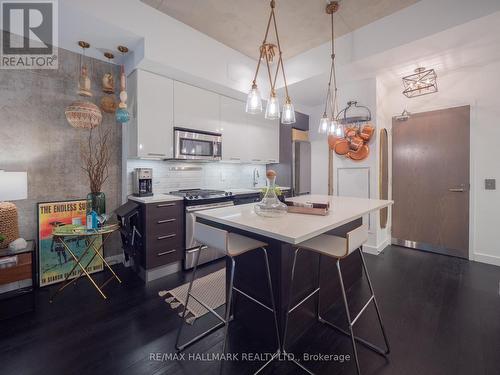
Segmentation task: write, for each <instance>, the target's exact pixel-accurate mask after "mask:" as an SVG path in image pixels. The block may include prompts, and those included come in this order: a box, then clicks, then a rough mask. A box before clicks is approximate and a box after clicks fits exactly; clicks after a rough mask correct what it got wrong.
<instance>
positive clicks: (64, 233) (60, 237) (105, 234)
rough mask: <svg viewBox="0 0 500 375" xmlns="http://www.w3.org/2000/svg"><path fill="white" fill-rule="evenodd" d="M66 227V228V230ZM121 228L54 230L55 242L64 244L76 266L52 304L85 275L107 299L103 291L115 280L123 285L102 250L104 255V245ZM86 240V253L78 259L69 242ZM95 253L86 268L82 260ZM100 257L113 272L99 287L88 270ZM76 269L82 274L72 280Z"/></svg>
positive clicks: (67, 227) (62, 228)
mask: <svg viewBox="0 0 500 375" xmlns="http://www.w3.org/2000/svg"><path fill="white" fill-rule="evenodd" d="M65 227H66V228H65ZM119 228H120V226H119V225H118V224H110V225H104V226H102V227H101V228H99V229H86V228H84V227H76V228H75V227H73V226H62V227H57V228H55V229H54V231H53V232H52V236H53V240H54V242H59V243H61V244H62V246H63V247H64V249H65V250H66V251H67V252H68V253H69V254H70V255H71V256H72V257H73V260H74V261H75V265H74V266H73V268H72V269H71V271H69V272H68V275H67V276H66V278H65V279H64V281H63V282H62V285H61V286H60V287H59V289H57V290H56V291H55V293H54V294H52V296H51V297H50V300H49V301H50V302H51V303H52V301H53V300H54V297H55V296H56V295H57V294H59V292H61V291H62V290H63V289H64V288H66V287H67V286H68V285H69V284H71V283H76V282H77V281H78V279H79V278H80V277H81V276H83V275H85V276H87V278H88V279H89V280H90V282H91V283H92V285H94V287H95V288H96V289H97V290H98V291H99V293H100V294H101V296H102V298H104V299H107V297H106V295H105V294H104V292H103V291H102V289H103V288H104V287H105V286H106V285H107V284H108V283H109V282H110V281H111V280H113V279H116V280H118V282H119V283H120V284H121V282H122V281H121V280H120V278H119V277H118V275H117V274H116V273H115V272H114V271H113V269H112V268H111V267H110V266H109V264H108V262H106V260H105V259H104V256H103V254H101V250H102V251H103V253H104V250H103V249H104V243H105V242H106V240H107V239H108V238H109V237H110V236H111V234H112V233H113V232H115V231H116V230H118V229H119ZM99 236H102V241H101V245H100V246H96V244H95V241H96V240H97V238H99ZM75 239H76V240H85V245H86V248H85V251H83V253H82V255H81V256H80V257H79V258H78V257H77V256H76V255H75V253H74V252H73V251H72V250H71V247H70V246H69V245H68V241H69V240H72V241H74V240H75ZM89 252H90V253H91V254H92V252H93V255H92V258H91V259H90V260H89V261H88V262H87V264H86V265H85V266H84V265H82V260H83V258H84V257H85V256H86V255H87V254H88V253H89ZM96 256H98V257H99V258H101V260H102V262H103V265H104V266H105V267H107V268H108V269H109V270H110V271H111V274H112V275H111V277H110V278H109V279H107V280H106V281H105V282H104V283H102V285H97V283H96V282H95V281H94V279H93V278H92V276H90V274H89V273H88V272H87V268H88V267H89V265H90V264H91V263H92V261H93V260H94V258H95V257H96ZM76 267H80V273H79V275H78V276H77V277H76V278H75V279H72V280H70V277H71V274H72V273H73V271H74V270H75V269H76Z"/></svg>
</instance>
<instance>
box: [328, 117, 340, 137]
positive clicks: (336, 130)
mask: <svg viewBox="0 0 500 375" xmlns="http://www.w3.org/2000/svg"><path fill="white" fill-rule="evenodd" d="M328 134H329V135H334V136H336V137H341V136H342V125H341V124H340V123H339V122H338V121H337V120H332V121H331V122H330V124H329V126H328Z"/></svg>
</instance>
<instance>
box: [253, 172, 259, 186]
mask: <svg viewBox="0 0 500 375" xmlns="http://www.w3.org/2000/svg"><path fill="white" fill-rule="evenodd" d="M259 177H260V175H259V170H258V169H257V168H254V169H253V187H256V186H257V185H258V184H259Z"/></svg>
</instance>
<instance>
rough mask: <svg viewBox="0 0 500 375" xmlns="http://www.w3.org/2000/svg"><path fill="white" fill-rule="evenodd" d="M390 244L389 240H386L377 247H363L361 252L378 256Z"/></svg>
mask: <svg viewBox="0 0 500 375" xmlns="http://www.w3.org/2000/svg"><path fill="white" fill-rule="evenodd" d="M390 244H391V239H390V238H388V239H386V240H385V241H383V242H381V243H379V244H378V245H377V246H373V245H363V252H365V253H367V254H373V255H379V254H380V253H381V252H382V250H384V249H385V248H386V247H387V246H389V245H390Z"/></svg>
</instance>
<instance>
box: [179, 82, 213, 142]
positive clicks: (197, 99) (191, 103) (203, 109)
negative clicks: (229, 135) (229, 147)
mask: <svg viewBox="0 0 500 375" xmlns="http://www.w3.org/2000/svg"><path fill="white" fill-rule="evenodd" d="M174 125H175V127H179V128H187V129H195V130H202V131H208V132H213V133H220V132H221V130H220V128H221V126H220V95H218V94H216V93H214V92H212V91H208V90H203V89H200V88H198V87H195V86H191V85H187V84H185V83H182V82H177V81H175V82H174Z"/></svg>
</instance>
